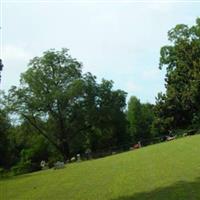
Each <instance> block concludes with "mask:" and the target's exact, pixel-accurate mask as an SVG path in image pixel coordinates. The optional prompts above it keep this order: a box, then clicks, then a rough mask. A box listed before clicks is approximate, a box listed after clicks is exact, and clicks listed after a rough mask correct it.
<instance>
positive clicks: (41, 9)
mask: <svg viewBox="0 0 200 200" xmlns="http://www.w3.org/2000/svg"><path fill="white" fill-rule="evenodd" d="M0 1H1V9H0V22H1V27H2V28H1V52H0V57H1V58H2V59H3V64H4V68H3V72H2V81H1V85H0V89H2V90H5V91H7V90H8V89H9V88H10V87H11V86H12V85H19V79H20V74H21V73H22V72H25V71H26V69H27V64H28V62H29V60H30V59H31V58H33V57H35V56H42V53H43V52H44V51H46V50H48V49H51V48H55V49H56V50H60V49H61V48H63V47H64V48H68V49H69V53H70V55H71V56H72V57H73V58H76V59H77V60H78V61H80V62H82V63H83V72H88V71H89V72H91V73H92V74H94V75H96V76H97V78H98V81H100V80H101V79H102V78H105V79H108V80H113V81H114V89H122V90H124V91H126V92H127V93H128V98H129V97H130V96H132V95H134V96H137V97H138V98H140V100H141V101H142V102H150V103H154V102H155V97H156V95H157V94H158V92H164V91H165V87H164V76H165V70H164V69H163V70H159V69H158V67H159V52H160V48H161V47H162V46H164V45H167V44H169V42H168V40H167V32H168V31H169V30H170V29H171V28H173V27H174V26H175V25H176V24H181V23H184V24H188V25H193V24H194V23H195V19H196V18H197V17H198V16H199V15H200V1H199V2H198V1H173V2H172V1H151V0H149V1H134V0H132V1H131V0H124V1H122V0H115V1H114V0H112V1H109V0H107V1H103V0H102V1H100V0H98V1H95V0H93V1H90V0H87V1H85V0H79V1H76V0H74V1H68V0H62V1H61V0H57V1H55V0H54V1H53V0H48V1H44V0H43V1H39V0H26V1H21V0H12V1H11V0H0ZM128 98H127V99H128Z"/></svg>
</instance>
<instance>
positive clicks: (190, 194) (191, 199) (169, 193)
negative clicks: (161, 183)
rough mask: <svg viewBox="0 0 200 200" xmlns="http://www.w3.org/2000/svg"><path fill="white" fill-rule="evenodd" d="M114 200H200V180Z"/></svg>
mask: <svg viewBox="0 0 200 200" xmlns="http://www.w3.org/2000/svg"><path fill="white" fill-rule="evenodd" d="M112 200H200V178H198V179H196V180H195V181H193V182H185V181H180V182H177V183H175V184H173V185H171V186H168V187H164V188H158V189H155V190H153V191H150V192H142V193H136V194H134V195H132V196H122V197H119V198H116V199H112Z"/></svg>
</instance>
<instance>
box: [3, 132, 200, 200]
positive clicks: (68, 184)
mask: <svg viewBox="0 0 200 200" xmlns="http://www.w3.org/2000/svg"><path fill="white" fill-rule="evenodd" d="M0 199H1V200H137V199H138V200H150V199H151V200H169V199H170V200H188V199H190V200H197V199H200V136H199V135H195V136H188V137H185V138H181V139H177V140H173V141H170V142H164V143H161V144H156V145H152V146H148V147H144V148H141V149H138V150H134V151H129V152H126V153H121V154H117V155H113V156H109V157H105V158H101V159H96V160H90V161H85V162H80V163H74V164H68V165H66V166H65V168H64V169H59V170H53V169H49V170H45V171H39V172H36V173H30V174H26V175H22V176H17V177H13V178H9V179H5V180H1V181H0Z"/></svg>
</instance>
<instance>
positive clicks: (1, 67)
mask: <svg viewBox="0 0 200 200" xmlns="http://www.w3.org/2000/svg"><path fill="white" fill-rule="evenodd" d="M2 69H3V63H2V60H1V59H0V82H1V71H2Z"/></svg>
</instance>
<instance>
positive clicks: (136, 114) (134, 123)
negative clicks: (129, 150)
mask: <svg viewBox="0 0 200 200" xmlns="http://www.w3.org/2000/svg"><path fill="white" fill-rule="evenodd" d="M127 119H128V121H129V131H130V135H131V138H132V141H133V142H138V141H143V144H147V143H148V142H149V140H150V139H151V137H152V133H151V128H152V123H153V120H154V112H153V105H151V104H149V103H141V102H140V100H139V99H138V98H137V97H135V96H132V97H131V98H130V100H129V103H128V111H127Z"/></svg>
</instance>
